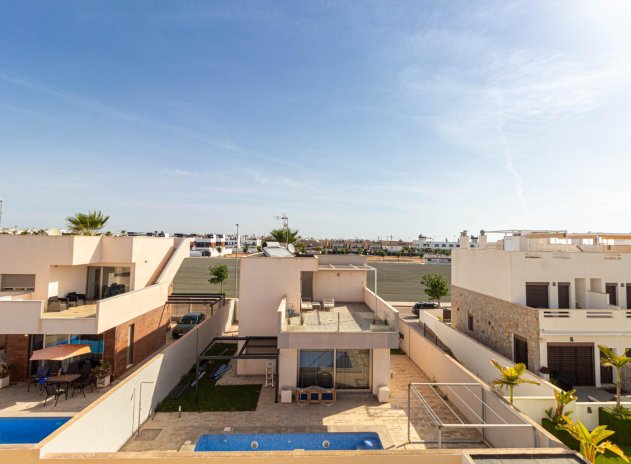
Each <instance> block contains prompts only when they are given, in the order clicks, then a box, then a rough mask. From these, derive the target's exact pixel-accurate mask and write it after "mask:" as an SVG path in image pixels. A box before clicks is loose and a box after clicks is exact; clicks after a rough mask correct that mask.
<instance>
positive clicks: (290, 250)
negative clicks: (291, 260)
mask: <svg viewBox="0 0 631 464" xmlns="http://www.w3.org/2000/svg"><path fill="white" fill-rule="evenodd" d="M287 249H288V250H289V252H290V253H295V252H296V247H295V246H294V244H293V243H290V244H289V245H287Z"/></svg>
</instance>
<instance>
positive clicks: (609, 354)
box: [598, 345, 631, 418]
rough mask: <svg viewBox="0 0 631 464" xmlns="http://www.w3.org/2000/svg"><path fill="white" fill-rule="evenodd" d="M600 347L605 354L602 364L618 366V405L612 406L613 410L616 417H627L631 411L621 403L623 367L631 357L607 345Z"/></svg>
mask: <svg viewBox="0 0 631 464" xmlns="http://www.w3.org/2000/svg"><path fill="white" fill-rule="evenodd" d="M598 349H599V350H600V351H601V352H602V354H604V355H605V356H604V357H603V358H602V359H601V360H600V364H602V365H603V366H604V367H615V368H616V407H615V408H612V409H611V411H612V412H613V414H614V416H616V417H620V418H623V417H627V416H629V415H631V411H630V410H629V409H628V408H625V407H624V406H622V405H621V404H620V393H621V391H620V390H621V386H622V368H623V367H624V366H626V365H627V364H629V363H631V358H630V357H628V356H625V355H623V354H616V353H615V351H614V350H612V349H611V348H609V347H607V346H605V345H598Z"/></svg>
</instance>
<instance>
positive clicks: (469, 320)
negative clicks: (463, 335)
mask: <svg viewBox="0 0 631 464" xmlns="http://www.w3.org/2000/svg"><path fill="white" fill-rule="evenodd" d="M467 329H469V330H470V331H472V332H473V316H472V315H471V314H468V315H467Z"/></svg>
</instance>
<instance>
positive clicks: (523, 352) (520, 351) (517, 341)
mask: <svg viewBox="0 0 631 464" xmlns="http://www.w3.org/2000/svg"><path fill="white" fill-rule="evenodd" d="M513 351H514V353H513V361H515V362H516V363H524V364H525V365H526V368H528V342H527V341H526V339H525V338H523V337H520V336H519V335H514V345H513Z"/></svg>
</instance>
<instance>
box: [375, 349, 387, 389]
mask: <svg viewBox="0 0 631 464" xmlns="http://www.w3.org/2000/svg"><path fill="white" fill-rule="evenodd" d="M389 386H390V349H388V348H385V349H384V348H378V349H374V350H372V393H373V395H376V394H377V393H378V391H379V387H389Z"/></svg>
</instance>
